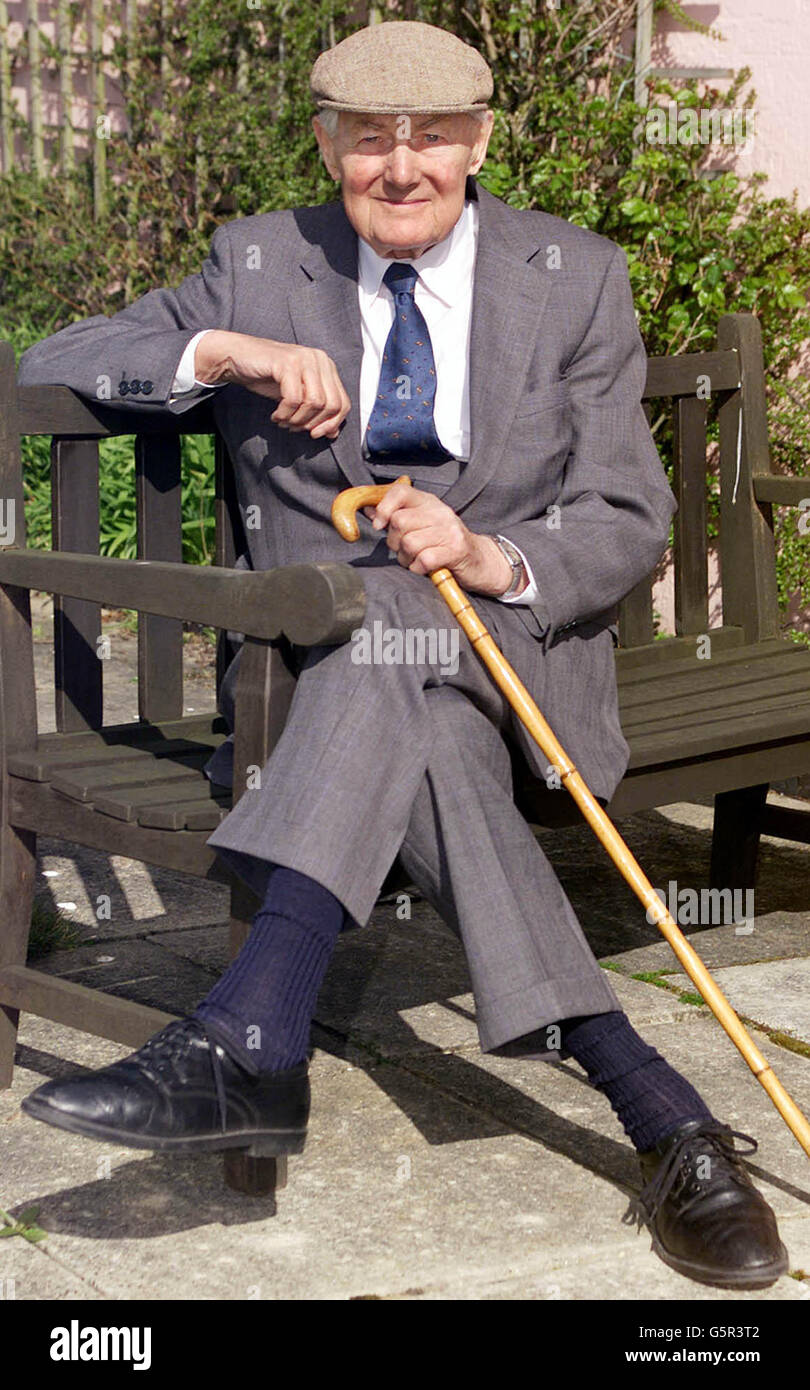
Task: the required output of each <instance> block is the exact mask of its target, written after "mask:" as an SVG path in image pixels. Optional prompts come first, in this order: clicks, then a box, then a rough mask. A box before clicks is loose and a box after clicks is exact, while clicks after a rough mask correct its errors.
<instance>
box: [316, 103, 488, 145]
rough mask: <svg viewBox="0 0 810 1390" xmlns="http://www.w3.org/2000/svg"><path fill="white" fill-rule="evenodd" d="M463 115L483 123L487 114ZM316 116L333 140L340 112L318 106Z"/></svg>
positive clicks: (470, 112)
mask: <svg viewBox="0 0 810 1390" xmlns="http://www.w3.org/2000/svg"><path fill="white" fill-rule="evenodd" d="M464 114H465V115H467V116H474V117H475V119H476V120H477V121H484V120H485V119H486V116H487V115H488V112H487V111H486V110H481V109H480V108H479V109H477V110H475V111H466V112H465V113H464ZM317 116H318V120H319V121H320V123H321V125H322V126H323V128H324V130H325V131H326V133H327V135H328V136H329V138H330V140H334V138H335V136H336V135H337V128H338V117H339V116H340V112H339V111H338V110H337V109H336V108H335V107H334V106H319V107H318V111H317Z"/></svg>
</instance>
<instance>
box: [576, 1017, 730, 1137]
mask: <svg viewBox="0 0 810 1390" xmlns="http://www.w3.org/2000/svg"><path fill="white" fill-rule="evenodd" d="M558 1026H559V1028H560V1031H561V1034H562V1046H563V1047H564V1048H565V1050H566V1052H570V1054H571V1056H572V1057H575V1058H576V1060H577V1061H578V1062H579V1064H580V1066H581V1067H584V1069H585V1071H586V1072H587V1074H588V1080H589V1081H591V1082H592V1083H593V1085H594V1086H596V1088H597V1089H598V1090H600V1091H601V1092H602V1093H603V1095H605V1096H607V1098H608V1100H609V1101H610V1103H611V1105H612V1106H613V1109H614V1110H615V1112H616V1114H617V1116H618V1118H619V1119H620V1121H621V1123H622V1125H623V1126H624V1130H625V1133H626V1134H627V1136H628V1138H629V1139H630V1141H631V1143H632V1144H633V1145H634V1147H635V1148H636V1149H638V1151H639V1153H644V1152H646V1151H647V1150H648V1149H654V1148H655V1146H656V1144H658V1143H660V1142H661V1140H662V1139H665V1138H666V1136H667V1135H668V1134H671V1133H672V1131H673V1130H674V1129H677V1127H678V1125H680V1124H683V1123H684V1122H685V1121H686V1120H710V1119H712V1118H713V1117H712V1114H711V1111H710V1110H709V1109H708V1108H707V1106H706V1105H705V1103H704V1102H703V1101H702V1100H701V1098H700V1096H699V1095H698V1093H697V1091H696V1090H695V1088H694V1086H691V1085H690V1084H689V1082H688V1081H687V1080H686V1077H684V1076H681V1074H680V1072H677V1071H675V1069H674V1067H671V1066H670V1065H669V1062H667V1061H665V1059H664V1058H663V1057H662V1056H661V1054H660V1052H656V1050H655V1048H654V1047H650V1046H649V1044H648V1043H645V1042H644V1039H643V1038H640V1037H639V1035H638V1033H637V1032H636V1031H635V1029H634V1028H633V1027H632V1025H631V1023H630V1020H629V1019H628V1017H627V1015H626V1014H624V1013H621V1012H620V1011H619V1010H615V1011H614V1012H612V1013H606V1014H592V1015H591V1016H590V1017H588V1018H585V1017H579V1018H566V1019H564V1020H561V1021H560V1023H559V1025H558Z"/></svg>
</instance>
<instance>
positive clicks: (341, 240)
mask: <svg viewBox="0 0 810 1390" xmlns="http://www.w3.org/2000/svg"><path fill="white" fill-rule="evenodd" d="M323 211H324V213H326V212H327V209H324V210H323ZM328 211H329V212H331V213H332V217H331V218H330V219H329V221H328V222H327V224H326V227H325V230H324V237H323V242H322V243H321V244H318V245H313V246H312V248H311V250H310V251H308V252H307V254H306V255H305V256H304V258H303V259H302V262H301V270H302V272H303V273H302V274H301V275H300V277H299V279H298V281H297V282H296V284H295V286H294V287H293V289H292V290H291V292H290V298H289V308H290V316H291V318H292V321H293V327H294V330H295V337H296V341H297V342H299V343H302V344H305V345H306V346H307V347H313V348H321V350H322V351H323V352H326V353H328V354H329V356H330V357H331V358H332V360H333V362H334V363H335V366H336V367H337V369H338V375H339V376H340V379H341V381H342V382H343V385H344V387H345V389H346V391H347V393H348V395H349V399H350V400H351V403H352V406H351V410H350V411H349V414H348V415H347V417H346V419H345V421H344V423H343V425H342V426H341V430H340V434H339V435H338V437H337V439H330V440H328V441H327V442H328V444H329V445H330V447H331V450H332V453H333V454H334V456H335V461H336V463H337V465H338V467H339V468H340V469H341V471H342V472H343V474H344V475H345V476H346V478H347V479H348V480H349V482H350V483H351V484H352V485H353V486H354V487H359V486H362V485H363V484H367V483H373V482H374V477H373V475H372V473H371V471H370V469H369V468H368V466H367V464H366V463H365V461H364V459H363V456H362V453H361V450H360V424H359V421H360V364H361V361H362V356H363V337H362V331H361V328H360V305H359V303H358V298H357V235H356V233H355V232H354V230H353V228H352V227H351V225H350V223H349V221H348V218H347V217H346V214H345V213H344V211H343V208H342V206H340V205H336V206H334V207H332V208H330V209H329V210H328Z"/></svg>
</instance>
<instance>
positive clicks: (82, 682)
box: [51, 436, 104, 733]
mask: <svg viewBox="0 0 810 1390" xmlns="http://www.w3.org/2000/svg"><path fill="white" fill-rule="evenodd" d="M51 537H52V548H53V549H54V550H70V551H73V552H74V553H76V554H80V555H98V553H99V497H98V441H97V440H95V439H60V438H59V437H58V436H57V437H55V438H53V439H52V440H51ZM100 636H101V605H100V604H98V603H88V602H87V600H86V599H78V598H69V597H63V596H62V595H61V594H54V599H53V649H54V650H53V660H54V684H55V701H56V711H55V715H56V727H57V729H58V730H59V732H60V733H77V732H79V731H80V730H81V729H100V728H101V726H102V722H103V720H102V709H103V692H102V683H103V669H104V668H103V661H102V660H101V659H100V651H99V646H98V639H99V637H100Z"/></svg>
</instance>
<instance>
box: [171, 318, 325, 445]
mask: <svg viewBox="0 0 810 1390" xmlns="http://www.w3.org/2000/svg"><path fill="white" fill-rule="evenodd" d="M194 374H195V376H196V378H197V380H198V381H204V382H205V383H206V385H208V386H215V385H221V384H222V383H224V382H235V383H237V384H238V385H239V386H244V387H246V389H247V390H248V391H255V392H256V394H257V395H259V396H268V397H269V398H270V399H271V400H274V401H278V406H277V408H276V410H274V411H273V414H272V415H271V416H270V419H271V420H272V421H273V422H274V423H275V424H276V425H279V426H280V427H281V428H282V429H288V430H292V431H294V432H295V431H301V430H308V431H309V433H310V434H311V436H312V438H313V439H320V438H321V437H323V436H326V437H327V438H329V439H336V438H337V435H338V431H339V429H340V426H341V424H342V422H343V420H344V419H345V418H346V416H347V415H348V413H349V408H350V406H351V401H350V400H349V397H348V395H347V394H346V391H345V389H344V386H343V383H342V381H341V380H340V377H339V376H338V371H337V367H336V366H335V364H334V362H333V361H332V359H331V357H329V356H327V354H326V353H325V352H322V351H321V349H320V348H308V347H299V346H298V344H297V343H277V342H274V341H273V339H272V338H254V337H252V336H251V335H250V334H249V333H228V332H225V331H224V330H220V329H218V328H216V329H212V330H211V331H210V332H209V333H206V335H205V337H204V338H201V339H200V341H199V343H198V344H197V347H196V349H195V352H194Z"/></svg>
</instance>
